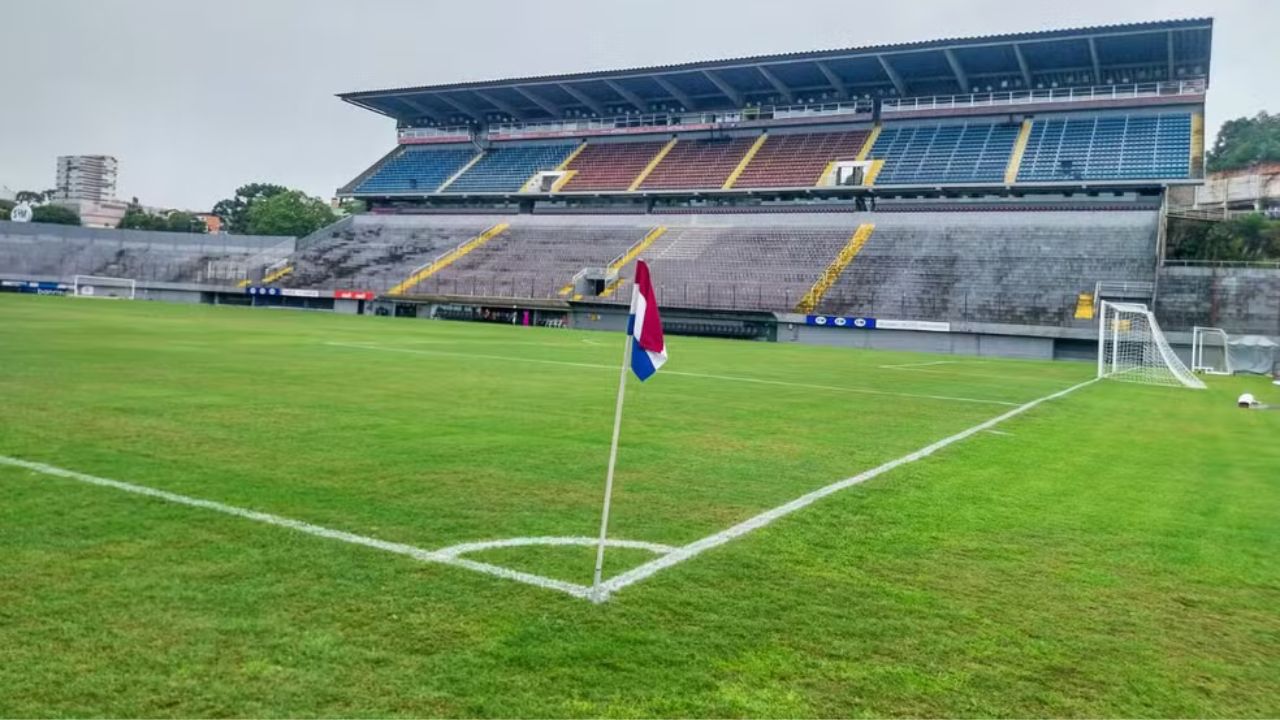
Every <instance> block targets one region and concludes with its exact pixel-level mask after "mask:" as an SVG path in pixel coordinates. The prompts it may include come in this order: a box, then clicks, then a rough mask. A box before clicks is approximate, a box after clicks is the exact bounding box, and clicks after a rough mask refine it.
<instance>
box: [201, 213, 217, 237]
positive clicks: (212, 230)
mask: <svg viewBox="0 0 1280 720" xmlns="http://www.w3.org/2000/svg"><path fill="white" fill-rule="evenodd" d="M195 215H196V217H198V218H200V219H201V220H203V221H204V226H205V229H206V230H208V231H209V234H210V235H216V234H218V233H220V232H222V218H220V217H218V216H217V215H214V214H213V213H196V214H195Z"/></svg>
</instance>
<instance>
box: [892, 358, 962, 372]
mask: <svg viewBox="0 0 1280 720" xmlns="http://www.w3.org/2000/svg"><path fill="white" fill-rule="evenodd" d="M961 362H962V361H960V360H934V361H933V362H918V363H900V364H898V365H877V366H876V367H878V368H883V369H885V370H897V369H899V368H918V367H928V366H930V365H958V364H960V363H961Z"/></svg>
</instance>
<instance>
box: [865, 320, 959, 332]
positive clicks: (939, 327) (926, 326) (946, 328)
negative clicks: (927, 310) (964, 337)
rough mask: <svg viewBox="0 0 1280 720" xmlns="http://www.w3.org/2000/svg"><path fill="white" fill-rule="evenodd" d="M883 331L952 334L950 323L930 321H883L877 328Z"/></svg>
mask: <svg viewBox="0 0 1280 720" xmlns="http://www.w3.org/2000/svg"><path fill="white" fill-rule="evenodd" d="M876 327H879V328H880V329H881V330H923V331H924V332H951V323H949V322H931V321H929V320H881V321H880V322H879V324H878V325H877V326H876Z"/></svg>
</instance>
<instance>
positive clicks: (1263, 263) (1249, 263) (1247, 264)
mask: <svg viewBox="0 0 1280 720" xmlns="http://www.w3.org/2000/svg"><path fill="white" fill-rule="evenodd" d="M1163 265H1164V266H1165V267H1191V268H1263V269H1268V270H1280V260H1178V259H1166V260H1165V261H1164V263H1163Z"/></svg>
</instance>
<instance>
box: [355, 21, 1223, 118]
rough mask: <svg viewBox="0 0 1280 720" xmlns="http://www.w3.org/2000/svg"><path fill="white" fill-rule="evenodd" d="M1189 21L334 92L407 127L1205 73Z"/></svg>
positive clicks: (1205, 35) (1202, 50) (1204, 48)
mask: <svg viewBox="0 0 1280 720" xmlns="http://www.w3.org/2000/svg"><path fill="white" fill-rule="evenodd" d="M1212 32H1213V19H1212V18H1194V19H1183V20H1164V21H1157V22H1144V23H1130V24H1124V25H1105V26H1096V27H1086V28H1072V29H1063V30H1045V31H1039V32H1026V33H1013V34H1006V35H987V36H982V37H971V38H951V39H941V40H929V41H924V42H913V43H901V44H896V45H878V46H869V47H861V48H845V49H836V50H818V51H810V52H795V53H784V54H779V55H760V56H754V57H744V58H733V59H727V60H712V61H705V62H692V63H683V64H679V65H661V66H654V67H644V68H631V69H625V70H605V71H596V72H585V73H573V74H567V75H544V76H537V77H525V78H512V79H506V80H488V81H481V82H468V83H453V84H447V85H429V86H419V87H406V88H391V89H383V90H365V91H359V92H349V93H341V94H339V95H338V97H340V98H342V99H343V100H344V101H346V102H349V103H351V104H353V105H356V106H359V107H362V108H365V109H367V110H372V111H373V112H377V113H381V114H383V115H387V116H389V117H392V118H395V119H396V120H397V121H398V122H399V123H401V124H404V125H448V124H460V123H462V124H487V123H490V122H503V121H510V120H515V121H539V120H553V119H560V118H575V117H593V116H596V117H599V116H606V115H619V114H625V113H628V112H635V113H650V112H655V111H664V110H687V111H714V110H732V109H737V108H742V107H749V106H752V105H759V104H804V103H819V102H832V101H841V100H850V99H857V98H867V99H875V98H885V97H914V96H925V95H957V94H967V93H973V92H987V91H992V90H996V91H998V90H1014V89H1034V88H1050V87H1086V86H1099V85H1108V84H1127V83H1133V82H1146V81H1159V80H1183V79H1195V78H1202V79H1207V78H1208V76H1209V62H1210V54H1211V53H1210V51H1211V46H1212Z"/></svg>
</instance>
